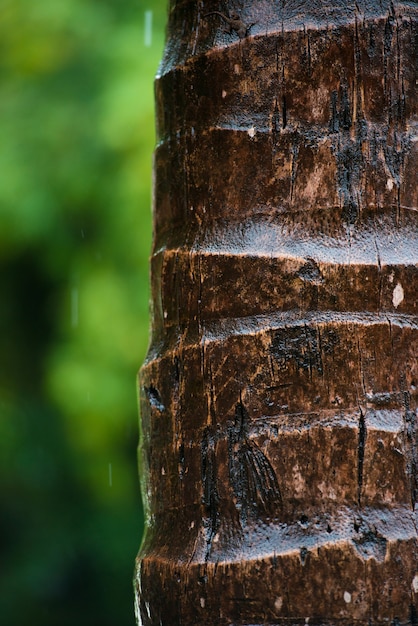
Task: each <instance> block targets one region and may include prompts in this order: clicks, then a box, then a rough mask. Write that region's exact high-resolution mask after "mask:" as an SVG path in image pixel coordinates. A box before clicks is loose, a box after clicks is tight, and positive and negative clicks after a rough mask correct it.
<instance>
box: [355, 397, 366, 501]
mask: <svg viewBox="0 0 418 626" xmlns="http://www.w3.org/2000/svg"><path fill="white" fill-rule="evenodd" d="M366 438H367V428H366V419H365V415H364V413H363V411H362V409H361V408H360V417H359V422H358V448H357V450H358V453H357V485H358V496H357V497H358V505H359V506H361V495H362V488H363V465H364V453H365V449H366Z"/></svg>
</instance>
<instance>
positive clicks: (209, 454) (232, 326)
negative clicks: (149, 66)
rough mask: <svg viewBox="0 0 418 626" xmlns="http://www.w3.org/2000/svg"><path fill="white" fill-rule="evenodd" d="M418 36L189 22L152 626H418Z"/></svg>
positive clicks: (146, 469)
mask: <svg viewBox="0 0 418 626" xmlns="http://www.w3.org/2000/svg"><path fill="white" fill-rule="evenodd" d="M417 15H418V7H417V4H416V3H415V2H403V3H401V2H394V3H393V2H387V1H386V0H381V1H376V0H363V1H362V0H359V1H358V2H352V1H348V2H342V1H340V0H338V1H337V0H334V1H329V0H324V1H322V2H320V3H319V2H303V1H296V0H293V1H292V0H289V1H287V2H285V1H284V0H282V1H280V2H279V1H274V0H269V1H267V0H248V1H246V2H238V1H237V2H232V0H231V1H227V0H225V1H222V2H221V1H217V0H206V1H204V2H203V1H197V0H193V1H192V0H177V1H176V0H172V2H171V10H170V17H169V26H168V37H167V45H166V50H165V54H164V58H163V61H162V64H161V67H160V71H159V75H158V77H157V80H156V103H157V127H158V138H159V143H158V146H157V149H156V153H155V173H156V181H155V212H154V244H153V254H152V261H151V267H152V297H153V329H152V341H151V346H150V349H149V354H148V357H147V360H146V363H145V364H144V366H143V368H142V371H141V375H140V384H139V386H140V402H141V414H142V444H141V454H140V459H141V464H140V475H141V478H142V480H143V493H144V496H145V504H146V511H147V531H146V535H145V539H144V542H143V545H142V548H141V551H140V554H139V557H138V560H137V568H136V575H135V583H136V615H137V620H138V623H139V624H144V625H155V626H156V625H159V624H163V625H164V626H165V625H176V624H181V625H182V626H191V625H195V624H205V625H209V626H210V625H227V624H228V625H229V624H230V625H243V624H252V625H256V624H277V625H279V624H280V625H282V624H283V625H284V624H286V625H293V624H294V625H299V624H307V623H309V624H317V625H329V626H331V625H334V626H337V625H345V626H352V625H353V624H354V623H355V624H359V625H364V626H366V625H367V626H371V625H372V626H378V625H383V624H385V625H388V624H392V625H393V626H396V625H401V624H411V625H414V624H415V625H416V624H418V612H417V611H418V574H417V572H418V544H417V526H416V508H417V507H416V501H417V498H418V482H417V463H418V442H417V428H416V422H417V411H416V407H417V361H416V355H417V343H418V342H417V337H418V334H417V328H418V320H417V316H416V314H417V301H418V298H417V295H418V293H417V271H416V268H417V265H416V262H417V260H418V241H417V228H416V216H417V185H416V146H417V142H416V138H415V135H414V130H415V126H414V124H415V125H416V113H417V111H416V108H417V98H416V91H415V90H416V81H417V67H416V49H415V51H414V45H416V40H417V39H416V38H417V28H416V24H417V20H416V18H417ZM414 42H415V44H414Z"/></svg>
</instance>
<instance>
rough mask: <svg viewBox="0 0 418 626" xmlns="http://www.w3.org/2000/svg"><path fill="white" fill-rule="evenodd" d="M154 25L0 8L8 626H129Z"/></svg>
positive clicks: (79, 4) (25, 0)
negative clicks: (27, 625)
mask: <svg viewBox="0 0 418 626" xmlns="http://www.w3.org/2000/svg"><path fill="white" fill-rule="evenodd" d="M165 20H166V0H153V1H152V2H149V1H148V2H146V1H144V0H136V1H134V0H126V1H125V2H120V1H118V0H101V1H100V2H98V1H97V0H58V1H57V0H43V2H33V0H5V1H4V2H3V3H2V5H1V7H0V29H1V37H0V72H1V87H0V138H1V141H0V289H1V291H0V294H1V302H0V328H1V341H2V350H1V357H2V358H1V362H0V475H1V482H2V487H3V488H2V498H1V501H0V544H1V551H0V554H1V567H0V615H1V616H2V618H1V620H2V623H4V624H8V625H9V626H14V625H16V626H25V625H26V624H31V625H34V626H36V625H37V624H42V626H56V625H60V626H67V625H68V626H70V625H71V626H73V625H77V626H83V625H84V624H86V625H87V624H88V625H89V626H94V625H96V624H97V625H98V626H99V625H100V626H107V625H109V626H110V625H112V626H125V625H126V626H129V625H130V626H132V625H133V624H134V616H133V608H132V606H133V593H132V585H131V578H132V572H133V564H134V558H135V554H136V552H137V550H138V547H139V542H140V538H141V533H142V526H143V519H142V509H141V505H140V495H139V486H138V477H137V470H136V446H137V438H138V427H137V419H138V417H137V406H136V389H135V385H136V383H135V378H136V372H137V370H138V368H139V366H140V364H141V361H142V360H143V358H144V355H145V352H146V348H147V343H148V327H149V320H148V297H149V288H148V258H149V252H150V245H151V209H150V205H151V162H152V157H151V155H152V149H153V145H154V141H155V138H154V108H153V76H154V74H155V72H156V70H157V66H158V62H159V59H160V57H161V53H162V48H163V39H164V25H165ZM151 21H152V28H151V30H150V29H149V27H150V25H151ZM3 620H4V621H3Z"/></svg>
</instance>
